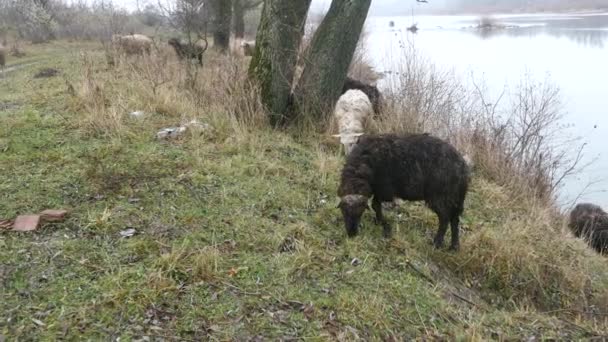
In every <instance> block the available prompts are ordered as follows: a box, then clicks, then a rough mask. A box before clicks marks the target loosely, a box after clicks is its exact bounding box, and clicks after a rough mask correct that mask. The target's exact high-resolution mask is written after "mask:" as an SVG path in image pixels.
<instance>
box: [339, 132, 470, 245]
mask: <svg viewBox="0 0 608 342" xmlns="http://www.w3.org/2000/svg"><path fill="white" fill-rule="evenodd" d="M468 185H469V170H468V167H467V164H466V163H465V161H464V159H463V158H462V156H461V155H460V153H458V151H457V150H456V149H455V148H454V147H453V146H452V145H450V144H448V143H446V142H444V141H442V140H440V139H438V138H435V137H432V136H430V135H427V134H415V135H394V134H386V135H368V136H363V137H361V139H360V140H359V143H358V144H357V146H355V148H354V149H353V151H352V152H351V153H350V154H349V156H348V158H347V161H346V165H345V166H344V169H343V170H342V179H341V183H340V188H339V189H338V195H339V196H340V197H341V201H340V205H339V207H340V209H341V210H342V215H343V216H344V223H345V225H346V232H347V234H348V235H349V236H355V235H357V233H358V229H359V222H360V220H361V216H362V214H363V212H364V211H365V209H367V208H368V205H367V201H368V199H369V198H371V197H373V200H372V208H373V209H374V211H375V212H376V220H377V221H378V222H379V223H381V224H382V226H383V227H384V235H385V237H389V236H390V235H391V226H390V225H389V224H388V222H387V221H386V220H385V219H384V217H383V215H382V202H391V201H393V199H395V198H401V199H404V200H408V201H425V202H426V204H427V206H428V207H429V208H431V210H433V211H434V212H435V213H436V214H437V216H438V217H439V231H438V232H437V235H436V236H435V240H434V244H435V247H437V248H440V247H441V246H442V245H443V239H444V236H445V233H446V231H447V228H448V224H451V229H452V242H451V245H450V249H452V250H457V249H458V248H459V239H458V233H459V227H458V225H459V222H460V215H461V214H462V211H463V206H464V200H465V196H466V193H467V189H468Z"/></svg>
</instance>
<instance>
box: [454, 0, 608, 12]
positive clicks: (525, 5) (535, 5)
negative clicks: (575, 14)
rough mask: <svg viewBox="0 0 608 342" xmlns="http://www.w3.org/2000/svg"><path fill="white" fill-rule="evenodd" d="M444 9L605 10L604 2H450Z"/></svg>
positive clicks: (455, 0) (580, 0) (522, 10)
mask: <svg viewBox="0 0 608 342" xmlns="http://www.w3.org/2000/svg"><path fill="white" fill-rule="evenodd" d="M445 6H446V9H449V10H452V11H457V12H547V11H569V10H585V9H607V8H608V1H606V0H577V1H572V0H534V1H531V0H452V1H446V3H445Z"/></svg>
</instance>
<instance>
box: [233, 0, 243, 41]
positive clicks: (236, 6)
mask: <svg viewBox="0 0 608 342" xmlns="http://www.w3.org/2000/svg"><path fill="white" fill-rule="evenodd" d="M243 1H244V0H232V8H233V12H234V13H233V18H234V19H233V21H234V22H233V25H234V37H235V38H237V39H243V38H244V37H245V8H244V6H243Z"/></svg>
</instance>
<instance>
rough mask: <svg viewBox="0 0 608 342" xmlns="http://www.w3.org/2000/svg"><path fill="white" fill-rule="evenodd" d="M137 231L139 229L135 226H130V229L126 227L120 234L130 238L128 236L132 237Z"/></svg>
mask: <svg viewBox="0 0 608 342" xmlns="http://www.w3.org/2000/svg"><path fill="white" fill-rule="evenodd" d="M136 233H137V230H135V229H133V228H129V229H125V230H123V231H121V232H120V236H122V237H124V238H128V237H132V236H133V235H135V234H136Z"/></svg>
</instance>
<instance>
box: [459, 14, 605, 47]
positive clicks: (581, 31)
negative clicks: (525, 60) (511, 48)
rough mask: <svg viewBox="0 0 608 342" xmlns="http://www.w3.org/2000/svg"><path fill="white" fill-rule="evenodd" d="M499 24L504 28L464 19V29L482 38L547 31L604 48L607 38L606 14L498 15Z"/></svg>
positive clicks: (517, 35) (550, 33) (523, 35)
mask: <svg viewBox="0 0 608 342" xmlns="http://www.w3.org/2000/svg"><path fill="white" fill-rule="evenodd" d="M495 20H496V22H497V24H498V25H504V26H505V27H504V28H495V29H476V28H475V26H476V25H477V22H476V21H475V22H473V23H472V22H470V21H469V20H464V21H463V24H467V25H468V26H466V27H463V29H464V30H466V31H467V32H470V33H472V34H476V35H478V36H479V37H481V38H483V39H488V38H493V37H495V36H500V35H508V36H512V37H530V36H535V35H540V34H546V35H549V36H554V37H557V38H562V37H564V38H567V39H570V40H572V41H574V42H576V43H578V44H581V45H584V46H589V47H595V48H604V47H605V45H604V44H605V43H606V41H607V40H608V16H607V15H583V16H565V15H564V16H556V17H540V16H533V17H525V16H522V17H498V18H495Z"/></svg>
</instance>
